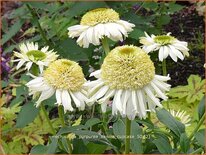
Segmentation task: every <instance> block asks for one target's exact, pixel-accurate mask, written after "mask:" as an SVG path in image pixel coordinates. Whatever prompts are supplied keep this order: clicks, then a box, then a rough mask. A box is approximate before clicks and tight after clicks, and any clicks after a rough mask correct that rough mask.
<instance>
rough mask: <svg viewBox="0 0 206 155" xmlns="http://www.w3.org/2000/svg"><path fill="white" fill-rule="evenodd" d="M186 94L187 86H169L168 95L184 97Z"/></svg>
mask: <svg viewBox="0 0 206 155" xmlns="http://www.w3.org/2000/svg"><path fill="white" fill-rule="evenodd" d="M187 95H188V86H177V87H174V88H171V89H170V91H169V96H171V97H177V98H184V97H186V96H187Z"/></svg>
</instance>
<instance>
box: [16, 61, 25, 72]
mask: <svg viewBox="0 0 206 155" xmlns="http://www.w3.org/2000/svg"><path fill="white" fill-rule="evenodd" d="M25 62H26V61H24V60H20V61H19V63H18V64H17V66H16V69H17V70H18V69H19V68H20V67H21V66H23V64H24V63H25Z"/></svg>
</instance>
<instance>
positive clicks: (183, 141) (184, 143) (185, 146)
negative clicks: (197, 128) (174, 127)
mask: <svg viewBox="0 0 206 155" xmlns="http://www.w3.org/2000/svg"><path fill="white" fill-rule="evenodd" d="M180 147H181V150H182V151H183V153H187V151H188V150H189V148H190V141H189V139H188V137H187V135H186V133H182V134H181V136H180Z"/></svg>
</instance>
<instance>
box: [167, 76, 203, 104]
mask: <svg viewBox="0 0 206 155" xmlns="http://www.w3.org/2000/svg"><path fill="white" fill-rule="evenodd" d="M204 84H205V80H201V77H200V76H199V75H190V77H189V78H188V85H186V86H177V87H174V88H171V90H170V92H169V96H171V97H177V98H184V97H186V101H187V103H194V102H196V101H200V100H201V99H202V97H203V96H204Z"/></svg>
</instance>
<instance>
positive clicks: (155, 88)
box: [150, 83, 168, 100]
mask: <svg viewBox="0 0 206 155" xmlns="http://www.w3.org/2000/svg"><path fill="white" fill-rule="evenodd" d="M150 84H151V86H152V87H153V88H154V90H155V91H156V93H157V95H159V97H161V98H162V99H163V100H167V98H168V97H167V96H166V95H165V94H164V93H162V91H161V90H160V89H159V88H158V87H157V86H156V85H155V84H154V83H150Z"/></svg>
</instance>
